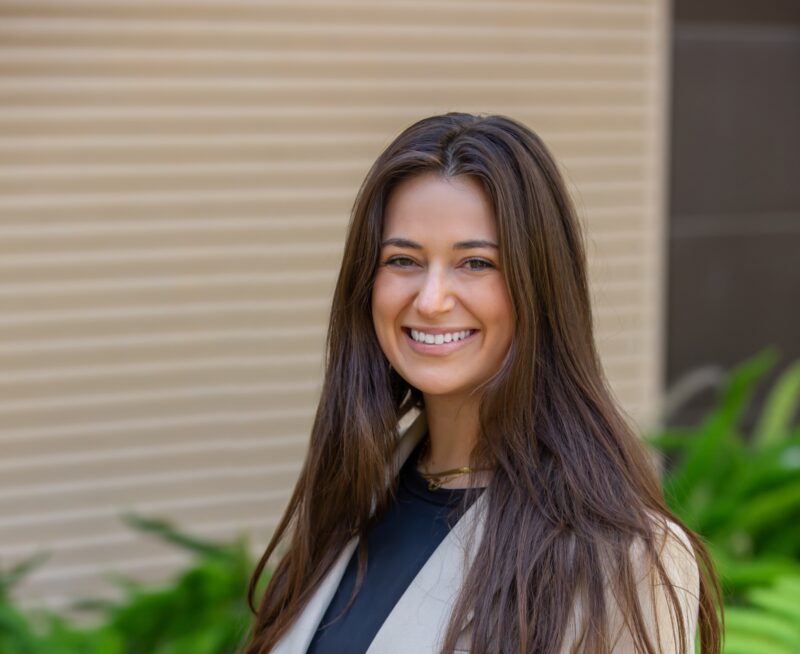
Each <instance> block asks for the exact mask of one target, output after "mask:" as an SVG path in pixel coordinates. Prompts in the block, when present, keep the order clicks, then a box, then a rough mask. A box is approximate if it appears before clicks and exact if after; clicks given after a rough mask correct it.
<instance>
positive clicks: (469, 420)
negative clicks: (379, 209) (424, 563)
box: [372, 173, 513, 488]
mask: <svg viewBox="0 0 800 654" xmlns="http://www.w3.org/2000/svg"><path fill="white" fill-rule="evenodd" d="M393 238H403V239H407V240H410V241H414V242H415V243H417V244H419V246H420V247H419V248H415V247H410V246H409V245H408V244H406V245H402V244H400V245H398V244H386V241H387V239H393ZM477 239H480V240H485V241H489V242H491V243H494V244H497V227H496V224H495V218H494V213H493V210H492V207H491V203H490V201H489V199H488V197H487V196H486V194H485V192H484V191H483V189H482V188H481V186H480V184H479V183H478V182H477V181H475V180H473V179H472V178H470V177H467V176H460V177H454V178H449V179H448V178H443V177H441V176H439V175H438V174H436V173H425V174H423V175H418V176H416V177H413V178H411V179H408V180H405V181H404V182H402V183H401V184H400V185H399V186H397V187H396V188H395V190H394V191H393V193H392V195H391V196H390V198H389V200H388V202H387V205H386V213H385V216H384V227H383V234H382V238H381V243H382V247H381V254H380V261H379V267H378V272H377V274H376V277H375V282H374V286H373V291H372V318H373V325H374V327H375V333H376V335H377V337H378V341H379V343H380V345H381V348H382V349H383V352H384V353H385V355H386V357H387V359H388V360H389V362H390V363H391V365H392V367H393V368H394V369H395V370H396V371H397V372H398V373H399V374H400V375H401V376H402V377H403V378H404V379H405V380H406V381H407V382H408V383H410V384H411V385H413V386H415V387H416V388H418V389H419V390H420V391H422V393H423V396H424V398H425V410H426V413H427V419H428V429H429V434H430V449H429V452H428V456H427V457H426V459H425V462H424V463H422V464H421V466H420V468H422V469H425V470H427V471H429V472H440V471H443V470H449V469H451V468H457V467H461V466H467V465H469V455H470V452H471V451H472V448H473V446H474V444H475V442H476V439H477V434H478V408H479V397H478V395H477V393H476V394H472V395H470V391H473V390H474V389H475V388H476V386H478V385H479V384H481V383H483V382H485V381H486V380H487V379H488V378H489V377H491V376H492V375H493V374H494V373H496V372H497V370H498V369H499V368H500V366H501V364H502V362H503V360H504V358H505V356H506V354H507V353H508V350H509V348H510V346H511V340H512V337H513V318H512V315H513V314H512V304H511V299H510V297H509V295H508V291H507V289H506V286H505V281H504V277H503V273H502V268H501V266H502V262H501V261H500V251H499V249H498V248H496V247H490V246H487V245H484V246H481V247H470V248H468V249H454V248H453V244H455V243H457V242H460V241H467V240H477ZM404 326H406V327H407V326H414V327H417V328H424V327H432V328H433V327H447V328H462V329H463V328H471V329H477V330H479V331H478V332H477V334H475V335H474V336H473V337H472V339H471V341H472V342H470V343H465V344H464V346H463V347H461V348H459V349H458V350H455V351H453V352H451V353H448V354H446V355H445V356H433V355H429V354H422V353H419V352H416V351H414V350H413V349H412V347H411V345H410V344H409V343H408V341H407V339H408V337H407V336H406V335H405V333H404V331H403V329H402V328H403V327H404ZM489 474H491V473H477V474H476V475H474V476H473V477H472V478H470V477H468V476H462V477H457V478H455V479H453V480H451V481H450V482H449V483H446V484H444V487H445V488H464V487H467V486H472V485H474V486H483V485H485V483H486V482H487V480H488V476H487V475H489Z"/></svg>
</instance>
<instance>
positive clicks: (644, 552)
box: [614, 516, 700, 653]
mask: <svg viewBox="0 0 800 654" xmlns="http://www.w3.org/2000/svg"><path fill="white" fill-rule="evenodd" d="M652 519H653V523H652V524H653V533H654V536H655V538H654V546H655V547H654V549H655V553H656V555H657V557H656V559H654V557H653V556H652V551H651V550H650V549H649V548H647V547H645V545H644V543H643V542H642V541H641V539H639V540H635V541H634V542H633V543H632V545H631V550H630V553H631V570H632V572H633V575H634V580H635V582H636V592H637V596H638V601H639V606H640V610H641V612H642V618H643V620H644V626H645V628H646V630H647V632H648V635H649V636H650V638H651V640H652V641H653V643H654V644H656V645H657V651H659V652H678V651H680V645H679V644H680V634H681V630H682V631H683V635H684V641H685V642H686V650H685V651H686V652H687V653H690V652H694V642H695V632H696V629H697V614H698V607H699V595H700V574H699V568H698V565H697V559H696V557H695V554H694V548H693V547H692V543H691V540H690V539H689V536H688V534H687V533H686V531H685V530H684V529H683V528H682V527H680V526H679V525H678V524H677V523H676V522H674V521H673V520H670V519H668V518H665V517H662V516H653V517H652ZM656 560H657V561H658V563H660V566H661V568H662V570H663V575H662V574H661V573H660V572H659V569H658V567H659V566H658V565H657V563H656ZM673 593H674V596H675V599H677V606H676V605H675V603H674V602H673V601H672V597H673ZM614 610H616V611H617V612H620V611H621V610H622V609H621V608H620V605H619V603H615V605H614ZM627 622H628V620H626V619H625V618H624V617H622V616H620V615H618V616H617V620H616V623H617V633H618V637H619V642H618V644H617V645H616V646H615V648H614V651H615V652H617V651H619V652H628V651H634V650H635V648H634V647H633V642H632V636H631V633H630V630H629V629H628V625H627ZM681 625H682V627H681Z"/></svg>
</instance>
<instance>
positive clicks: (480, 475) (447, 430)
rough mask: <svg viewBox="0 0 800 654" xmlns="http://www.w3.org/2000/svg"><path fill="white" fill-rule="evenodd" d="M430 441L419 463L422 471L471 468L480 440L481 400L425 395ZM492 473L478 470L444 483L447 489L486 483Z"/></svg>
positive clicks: (434, 471) (436, 471)
mask: <svg viewBox="0 0 800 654" xmlns="http://www.w3.org/2000/svg"><path fill="white" fill-rule="evenodd" d="M425 415H426V418H427V423H428V436H427V438H428V439H429V442H428V444H427V446H426V447H425V451H424V453H423V457H422V458H421V459H420V461H419V462H418V466H417V467H418V469H419V470H420V471H421V472H429V473H438V472H442V471H444V470H451V469H453V468H462V467H469V465H470V454H471V453H472V449H473V448H474V446H475V443H476V442H477V440H478V432H479V419H478V403H477V402H471V403H465V402H464V401H463V400H458V401H455V400H453V399H452V398H443V397H436V396H427V395H426V396H425ZM490 474H491V473H488V472H475V473H474V474H472V475H468V474H466V475H462V476H459V477H456V478H454V479H453V480H451V481H450V482H447V483H445V484H443V486H442V487H443V488H465V487H467V486H476V485H477V486H483V485H485V484H486V483H488V478H489V475H490Z"/></svg>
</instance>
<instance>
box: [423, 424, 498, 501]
mask: <svg viewBox="0 0 800 654" xmlns="http://www.w3.org/2000/svg"><path fill="white" fill-rule="evenodd" d="M430 442H431V439H430V436H428V437H426V439H425V444H424V445H423V446H422V450H421V451H420V453H419V456H418V457H417V464H419V462H420V461H422V460H423V459H424V458H425V455H427V453H428V450H429V449H430ZM491 470H492V468H470V467H469V466H462V467H461V468H450V469H449V470H442V471H441V472H422V471H421V470H419V468H417V472H419V474H420V475H421V476H422V477H423V479H426V480H427V482H428V490H432V491H433V490H438V489H439V488H441V486H442V484H446V483H447V482H448V481H450V480H451V479H455V478H456V477H460V476H461V475H465V474H467V473H470V472H491Z"/></svg>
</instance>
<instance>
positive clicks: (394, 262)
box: [384, 257, 414, 268]
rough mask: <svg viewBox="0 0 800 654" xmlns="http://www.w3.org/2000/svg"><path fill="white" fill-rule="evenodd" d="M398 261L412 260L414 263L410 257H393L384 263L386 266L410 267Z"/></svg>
mask: <svg viewBox="0 0 800 654" xmlns="http://www.w3.org/2000/svg"><path fill="white" fill-rule="evenodd" d="M398 261H411V263H414V262H413V261H412V260H411V259H409V258H408V257H392V258H391V259H387V260H386V261H385V262H384V265H385V266H397V267H398V268H408V267H409V266H404V265H402V264H399V263H397V262H398Z"/></svg>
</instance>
